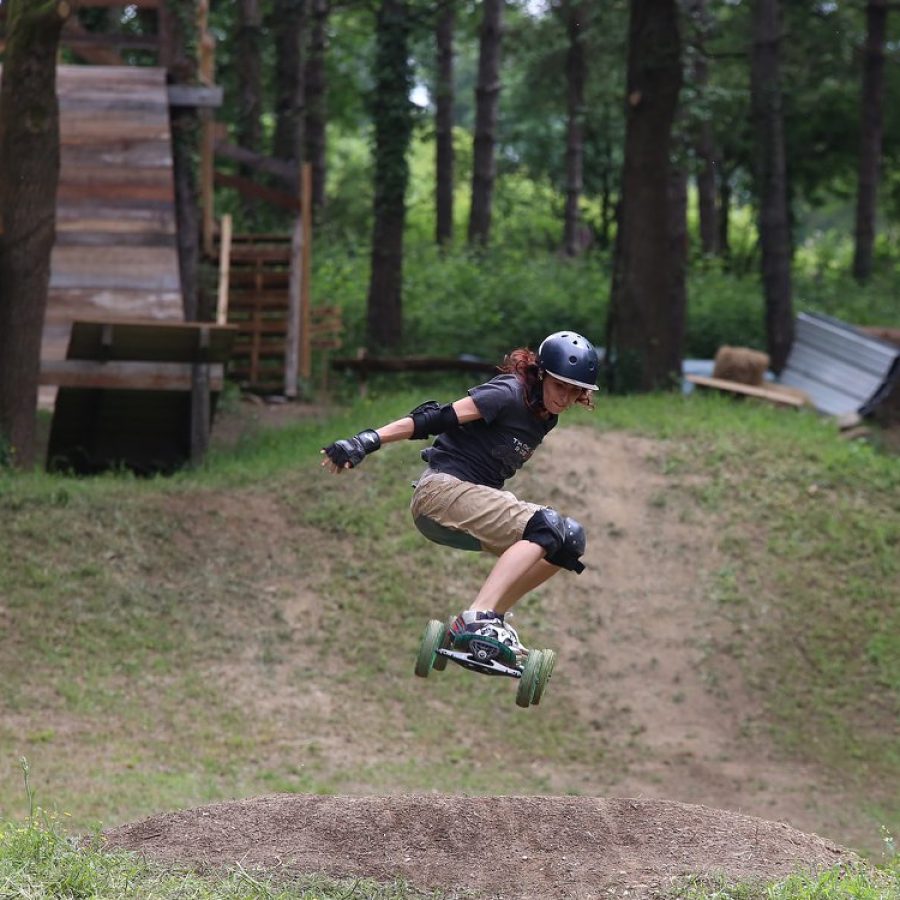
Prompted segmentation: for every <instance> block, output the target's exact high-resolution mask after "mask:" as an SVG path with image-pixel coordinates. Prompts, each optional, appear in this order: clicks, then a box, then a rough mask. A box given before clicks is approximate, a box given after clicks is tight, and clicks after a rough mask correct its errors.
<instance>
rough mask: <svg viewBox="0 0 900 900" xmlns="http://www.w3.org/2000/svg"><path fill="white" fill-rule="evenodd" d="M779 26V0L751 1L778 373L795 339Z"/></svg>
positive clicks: (771, 336) (760, 186)
mask: <svg viewBox="0 0 900 900" xmlns="http://www.w3.org/2000/svg"><path fill="white" fill-rule="evenodd" d="M780 27H781V23H780V8H779V3H778V0H754V5H753V58H752V60H751V66H750V106H751V111H752V118H753V122H752V124H753V133H754V138H755V141H756V148H755V156H756V165H755V170H756V172H755V174H756V196H757V204H758V207H759V242H760V249H761V251H762V281H763V292H764V294H765V305H766V313H765V323H766V349H767V351H768V353H769V357H770V359H771V365H772V370H773V371H774V372H776V373H777V372H780V371H781V370H782V369H783V368H784V364H785V362H786V361H787V357H788V353H789V352H790V349H791V344H792V342H793V339H794V313H793V305H792V300H791V236H790V226H789V220H788V205H787V172H786V164H785V148H784V121H783V114H782V103H781V77H780V68H781V60H780V56H781V52H780V46H779V44H780Z"/></svg>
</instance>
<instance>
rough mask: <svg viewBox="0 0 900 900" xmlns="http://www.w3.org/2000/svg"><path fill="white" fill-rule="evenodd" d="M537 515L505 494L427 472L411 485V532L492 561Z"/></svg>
mask: <svg viewBox="0 0 900 900" xmlns="http://www.w3.org/2000/svg"><path fill="white" fill-rule="evenodd" d="M539 509H542V507H541V506H539V505H538V504H536V503H526V502H524V501H523V500H519V499H518V497H516V495H515V494H512V493H510V492H509V491H500V490H497V489H496V488H492V487H486V486H485V485H483V484H472V483H471V482H469V481H461V480H460V479H459V478H456V477H455V476H453V475H447V474H446V473H444V472H434V471H432V470H431V469H426V470H425V472H424V473H423V474H422V477H421V478H420V479H419V480H418V481H417V482H416V490H415V493H414V494H413V497H412V502H411V503H410V511H411V512H412V515H413V520H414V521H415V523H416V527H417V528H418V529H419V531H421V532H422V534H424V535H425V537H427V538H429V540H433V541H436V542H437V543H439V544H446V545H448V546H451V547H457V548H459V549H463V550H486V551H487V552H488V553H493V554H494V555H495V556H499V555H500V554H501V553H503V551H504V550H506V549H507V548H509V547H511V546H512V545H513V544H515V543H516V542H517V541H520V540H521V539H522V533H523V532H524V531H525V526H526V525H527V524H528V520H529V519H530V518H531V517H532V516H533V515H534V514H535V513H536V512H537V511H538V510H539Z"/></svg>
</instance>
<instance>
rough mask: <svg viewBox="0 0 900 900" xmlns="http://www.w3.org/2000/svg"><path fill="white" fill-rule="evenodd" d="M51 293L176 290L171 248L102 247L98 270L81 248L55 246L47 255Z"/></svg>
mask: <svg viewBox="0 0 900 900" xmlns="http://www.w3.org/2000/svg"><path fill="white" fill-rule="evenodd" d="M50 259H51V263H50V264H51V275H50V287H51V288H52V289H53V290H57V291H59V290H71V289H76V290H87V289H89V288H93V289H96V290H147V291H150V292H153V293H158V292H169V291H171V292H174V291H177V290H180V286H181V281H180V278H179V272H178V260H177V254H176V253H175V251H174V250H173V249H172V248H171V247H141V248H138V247H105V248H104V249H103V253H102V267H100V266H99V265H98V260H97V259H96V258H95V255H94V254H92V253H85V251H84V249H83V248H81V247H72V246H68V247H65V246H57V247H54V248H53V253H52V255H51V258H50Z"/></svg>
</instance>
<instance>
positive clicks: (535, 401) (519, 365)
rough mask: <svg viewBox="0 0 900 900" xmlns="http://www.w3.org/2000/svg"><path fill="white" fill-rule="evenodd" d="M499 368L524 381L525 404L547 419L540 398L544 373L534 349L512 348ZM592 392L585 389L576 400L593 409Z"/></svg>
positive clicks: (502, 371) (546, 413) (505, 373)
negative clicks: (540, 387)
mask: <svg viewBox="0 0 900 900" xmlns="http://www.w3.org/2000/svg"><path fill="white" fill-rule="evenodd" d="M497 369H498V371H500V372H501V373H503V374H504V375H515V376H516V378H518V379H519V381H521V382H522V384H523V385H524V386H525V405H526V406H527V407H528V408H529V409H530V410H531V411H532V412H533V413H534V414H535V415H536V416H540V418H542V419H546V418H547V417H548V416H549V415H550V413H549V412H547V410H546V409H545V408H544V404H543V403H542V402H541V400H540V399H539V396H540V393H541V392H540V390H539V389H538V386H539V384H540V382H541V379H542V377H543V373H542V372H541V367H540V366H539V365H538V355H537V353H535V352H534V350H530V349H529V348H528V347H517V348H516V349H515V350H511V351H510V352H509V353H507V354H506V356H505V357H504V358H503V362H502V363H501V364H500V365H499V366H498V367H497ZM591 393H592V391H588V390H583V391H582V392H581V393H580V394H579V395H578V399H577V400H576V401H575V402H576V403H580V404H581V405H582V406H586V407H587V408H588V409H593V408H594V403H593V398H592V397H591Z"/></svg>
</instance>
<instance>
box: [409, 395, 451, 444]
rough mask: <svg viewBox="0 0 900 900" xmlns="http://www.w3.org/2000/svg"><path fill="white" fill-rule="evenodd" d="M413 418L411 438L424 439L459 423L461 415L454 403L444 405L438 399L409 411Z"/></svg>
mask: <svg viewBox="0 0 900 900" xmlns="http://www.w3.org/2000/svg"><path fill="white" fill-rule="evenodd" d="M409 416H410V418H411V419H412V420H413V433H412V438H411V440H414V441H415V440H422V438H427V437H431V436H432V435H435V434H442V433H443V432H445V431H449V430H450V429H451V428H456V427H457V426H458V425H459V417H458V416H457V415H456V410H455V409H454V408H453V404H452V403H445V404H444V405H443V406H441V405H440V403H438V402H437V400H428V401H427V402H425V403H422V404H421V405H419V406H417V407H416V408H415V409H414V410H412V411H411V412H410V413H409Z"/></svg>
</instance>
